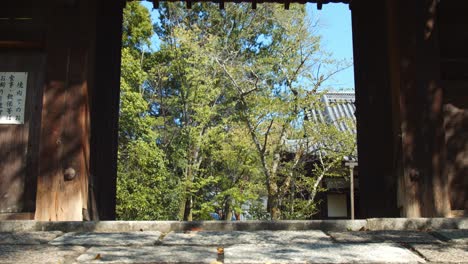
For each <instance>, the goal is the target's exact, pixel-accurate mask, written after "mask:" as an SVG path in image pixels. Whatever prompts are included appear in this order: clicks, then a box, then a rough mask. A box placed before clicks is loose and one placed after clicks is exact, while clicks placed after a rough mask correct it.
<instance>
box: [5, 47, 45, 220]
mask: <svg viewBox="0 0 468 264" xmlns="http://www.w3.org/2000/svg"><path fill="white" fill-rule="evenodd" d="M44 66H45V59H44V56H43V55H42V54H40V53H33V52H12V51H2V50H0V73H2V74H1V75H3V76H5V75H9V76H12V75H14V74H8V73H27V78H26V79H27V83H25V84H24V89H25V95H24V102H20V101H19V100H21V96H19V94H18V96H17V94H16V93H18V91H19V90H13V91H14V92H12V90H10V91H8V86H9V85H19V84H18V83H17V80H15V79H14V78H12V81H13V82H12V83H11V84H9V82H10V79H9V77H7V78H5V79H6V80H5V81H6V85H5V84H4V86H6V89H3V91H0V96H3V97H5V96H9V97H10V99H11V100H15V101H18V102H14V103H15V104H18V105H20V103H24V108H23V109H16V108H14V109H7V105H2V106H1V111H3V113H2V114H0V214H6V213H22V212H34V209H35V199H36V188H37V174H38V153H39V138H40V127H41V120H40V119H41V110H42V93H43V83H44V80H43V76H44ZM0 77H1V76H0ZM18 79H19V78H18ZM0 85H1V80H0ZM0 90H2V88H1V86H0ZM1 93H3V95H2V94H1ZM12 93H15V94H14V95H15V96H16V97H14V98H13V96H12V95H11V94H12ZM2 100H3V103H5V102H6V99H5V98H2ZM0 102H1V100H0ZM7 111H13V112H14V113H16V112H21V111H23V113H24V114H23V116H24V121H23V120H22V119H23V118H20V117H15V116H13V118H18V119H21V121H18V122H17V123H18V124H5V123H7V121H5V120H6V119H7V118H8V117H6V115H7V114H8V113H7ZM2 120H3V121H2Z"/></svg>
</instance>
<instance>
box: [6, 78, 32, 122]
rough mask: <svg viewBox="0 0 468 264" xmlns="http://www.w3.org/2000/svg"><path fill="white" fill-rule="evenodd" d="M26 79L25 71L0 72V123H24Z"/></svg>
mask: <svg viewBox="0 0 468 264" xmlns="http://www.w3.org/2000/svg"><path fill="white" fill-rule="evenodd" d="M27 80H28V73H27V72H0V124H24V108H25V101H26V87H27Z"/></svg>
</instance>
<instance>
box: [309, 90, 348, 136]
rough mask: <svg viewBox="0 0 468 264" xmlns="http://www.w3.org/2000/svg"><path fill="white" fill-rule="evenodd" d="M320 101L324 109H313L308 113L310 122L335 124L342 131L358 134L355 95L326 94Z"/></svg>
mask: <svg viewBox="0 0 468 264" xmlns="http://www.w3.org/2000/svg"><path fill="white" fill-rule="evenodd" d="M320 101H321V103H323V105H324V106H323V107H317V108H313V107H312V109H310V110H309V111H308V117H309V120H310V121H312V122H327V123H333V124H334V125H335V126H336V127H337V128H338V129H339V130H341V131H346V130H347V131H350V132H353V133H356V116H355V114H354V113H355V111H356V107H355V105H354V102H355V99H354V93H326V94H324V95H322V97H321V98H320ZM350 120H352V121H353V122H349V121H350Z"/></svg>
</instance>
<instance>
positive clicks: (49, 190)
mask: <svg viewBox="0 0 468 264" xmlns="http://www.w3.org/2000/svg"><path fill="white" fill-rule="evenodd" d="M85 7H86V5H80V8H78V9H69V8H64V7H55V8H54V9H53V11H52V13H54V16H53V17H54V18H53V19H52V20H51V24H50V28H49V34H48V35H49V38H48V39H47V54H48V59H49V60H48V65H47V84H46V87H45V91H44V97H43V105H44V106H43V111H42V119H43V123H42V129H41V131H42V133H41V148H40V149H41V150H40V153H41V161H40V171H39V178H38V187H37V188H38V190H37V200H36V214H35V219H36V220H43V221H81V220H83V211H86V209H87V199H88V198H87V197H88V177H89V130H90V128H89V118H88V116H89V106H88V103H89V100H88V95H87V94H88V88H89V86H88V74H87V72H88V65H89V63H88V54H89V35H88V33H86V26H87V25H88V24H87V23H86V19H87V16H86V15H87V13H86V9H85ZM70 28H73V29H75V30H74V31H70V30H69V29H70ZM67 170H73V171H74V172H75V175H76V176H75V177H74V178H72V179H70V180H66V179H65V177H64V173H65V171H67Z"/></svg>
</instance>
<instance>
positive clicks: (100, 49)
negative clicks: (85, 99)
mask: <svg viewBox="0 0 468 264" xmlns="http://www.w3.org/2000/svg"><path fill="white" fill-rule="evenodd" d="M117 2H118V4H116V1H114V0H100V1H96V2H95V3H96V11H97V12H96V25H97V27H96V31H95V36H96V46H95V48H94V52H93V53H94V54H95V56H94V62H93V72H92V75H93V76H94V77H93V79H94V82H93V87H94V89H92V90H93V93H92V96H91V149H90V153H91V154H90V155H91V156H90V159H91V173H92V185H93V189H92V196H93V197H95V199H96V206H97V211H98V212H99V219H101V220H114V219H115V199H116V184H117V144H118V121H119V95H120V59H121V41H122V20H123V7H124V1H117Z"/></svg>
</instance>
